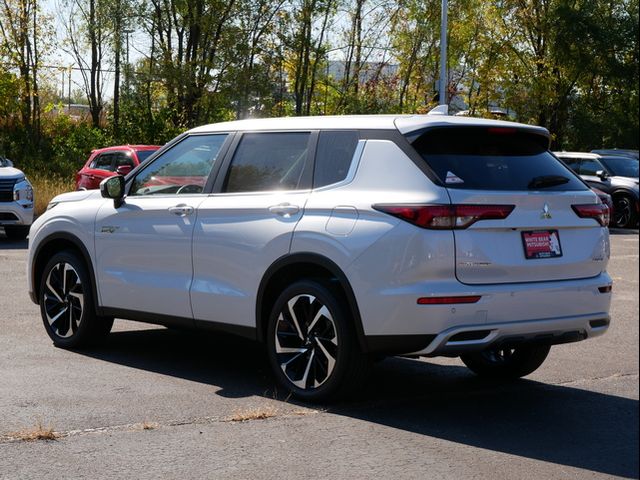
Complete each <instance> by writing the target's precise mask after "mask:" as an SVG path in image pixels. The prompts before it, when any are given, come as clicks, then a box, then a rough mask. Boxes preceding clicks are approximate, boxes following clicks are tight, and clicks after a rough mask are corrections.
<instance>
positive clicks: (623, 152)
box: [591, 148, 639, 160]
mask: <svg viewBox="0 0 640 480" xmlns="http://www.w3.org/2000/svg"><path fill="white" fill-rule="evenodd" d="M591 153H597V154H598V155H605V156H606V155H614V156H622V157H631V158H635V159H636V160H638V158H639V155H638V150H627V149H622V148H609V149H604V150H591Z"/></svg>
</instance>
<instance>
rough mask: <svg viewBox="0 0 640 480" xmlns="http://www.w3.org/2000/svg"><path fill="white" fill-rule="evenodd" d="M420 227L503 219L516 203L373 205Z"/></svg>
mask: <svg viewBox="0 0 640 480" xmlns="http://www.w3.org/2000/svg"><path fill="white" fill-rule="evenodd" d="M373 208H374V209H376V210H378V211H380V212H384V213H387V214H389V215H393V216H394V217H397V218H400V219H401V220H404V221H406V222H409V223H412V224H414V225H416V226H418V227H420V228H428V229H430V230H452V229H463V228H467V227H469V226H471V225H473V224H474V223H476V222H477V221H479V220H503V219H505V218H507V217H508V216H509V214H510V213H511V212H512V211H513V209H514V208H515V205H373Z"/></svg>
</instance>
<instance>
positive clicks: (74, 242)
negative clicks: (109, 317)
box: [31, 232, 99, 314]
mask: <svg viewBox="0 0 640 480" xmlns="http://www.w3.org/2000/svg"><path fill="white" fill-rule="evenodd" d="M63 250H71V251H74V252H76V253H78V254H79V255H80V258H81V259H82V260H83V261H84V264H85V266H86V267H87V270H88V272H89V281H90V282H91V293H92V294H93V298H94V306H95V310H96V314H99V312H98V310H99V307H98V291H97V285H96V277H95V272H94V270H93V263H92V262H91V256H90V255H89V251H88V250H87V247H86V246H85V245H84V243H82V240H80V239H79V238H78V237H76V236H75V235H73V234H71V233H67V232H56V233H52V234H51V235H49V236H47V237H45V238H44V239H43V240H42V241H41V242H40V243H39V244H38V247H37V248H36V251H35V254H34V256H33V263H32V267H31V282H32V285H31V288H32V291H33V292H34V301H35V302H36V303H39V302H40V283H41V282H40V279H41V277H42V274H43V272H44V267H45V266H46V265H47V262H48V261H49V259H50V258H51V257H52V256H53V255H55V254H56V253H58V252H61V251H63Z"/></svg>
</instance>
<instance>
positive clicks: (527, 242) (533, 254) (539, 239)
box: [522, 230, 562, 260]
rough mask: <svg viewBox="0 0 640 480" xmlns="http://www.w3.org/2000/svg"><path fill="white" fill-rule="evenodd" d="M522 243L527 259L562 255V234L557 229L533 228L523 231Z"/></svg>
mask: <svg viewBox="0 0 640 480" xmlns="http://www.w3.org/2000/svg"><path fill="white" fill-rule="evenodd" d="M522 245H523V247H524V256H525V258H526V259H527V260H538V259H541V258H555V257H561V256H562V246H561V245H560V234H559V233H558V231H557V230H532V231H528V232H522Z"/></svg>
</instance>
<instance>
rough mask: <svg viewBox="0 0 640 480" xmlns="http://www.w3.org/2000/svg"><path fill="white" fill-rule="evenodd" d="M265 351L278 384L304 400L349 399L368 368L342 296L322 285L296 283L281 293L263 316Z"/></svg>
mask: <svg viewBox="0 0 640 480" xmlns="http://www.w3.org/2000/svg"><path fill="white" fill-rule="evenodd" d="M267 351H268V355H269V362H270V364H271V368H272V369H273V372H274V374H275V376H276V378H277V380H278V382H279V383H280V384H281V385H283V386H284V387H285V388H286V389H287V390H289V391H291V392H292V393H293V394H294V395H295V396H296V397H298V398H300V399H302V400H307V401H320V400H327V399H329V398H334V399H335V398H337V397H344V396H347V395H349V394H350V393H352V392H354V391H356V389H357V388H358V387H359V386H361V385H362V383H363V381H364V379H365V376H366V372H367V370H368V366H369V359H368V358H367V357H366V356H365V355H364V354H363V353H362V352H361V351H360V348H359V345H358V342H357V338H356V335H355V330H354V328H353V323H352V319H351V316H350V315H349V311H348V308H347V306H346V302H345V299H344V297H343V296H342V295H341V294H340V292H339V291H337V290H336V289H335V288H334V287H333V286H332V285H330V284H329V283H328V282H325V281H316V280H314V281H310V280H309V281H300V282H296V283H294V284H293V285H291V286H290V287H288V288H286V289H285V290H284V291H283V292H282V294H281V295H280V296H279V297H278V299H277V300H276V302H275V304H274V307H273V309H272V312H271V315H270V317H269V326H268V329H267Z"/></svg>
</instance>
